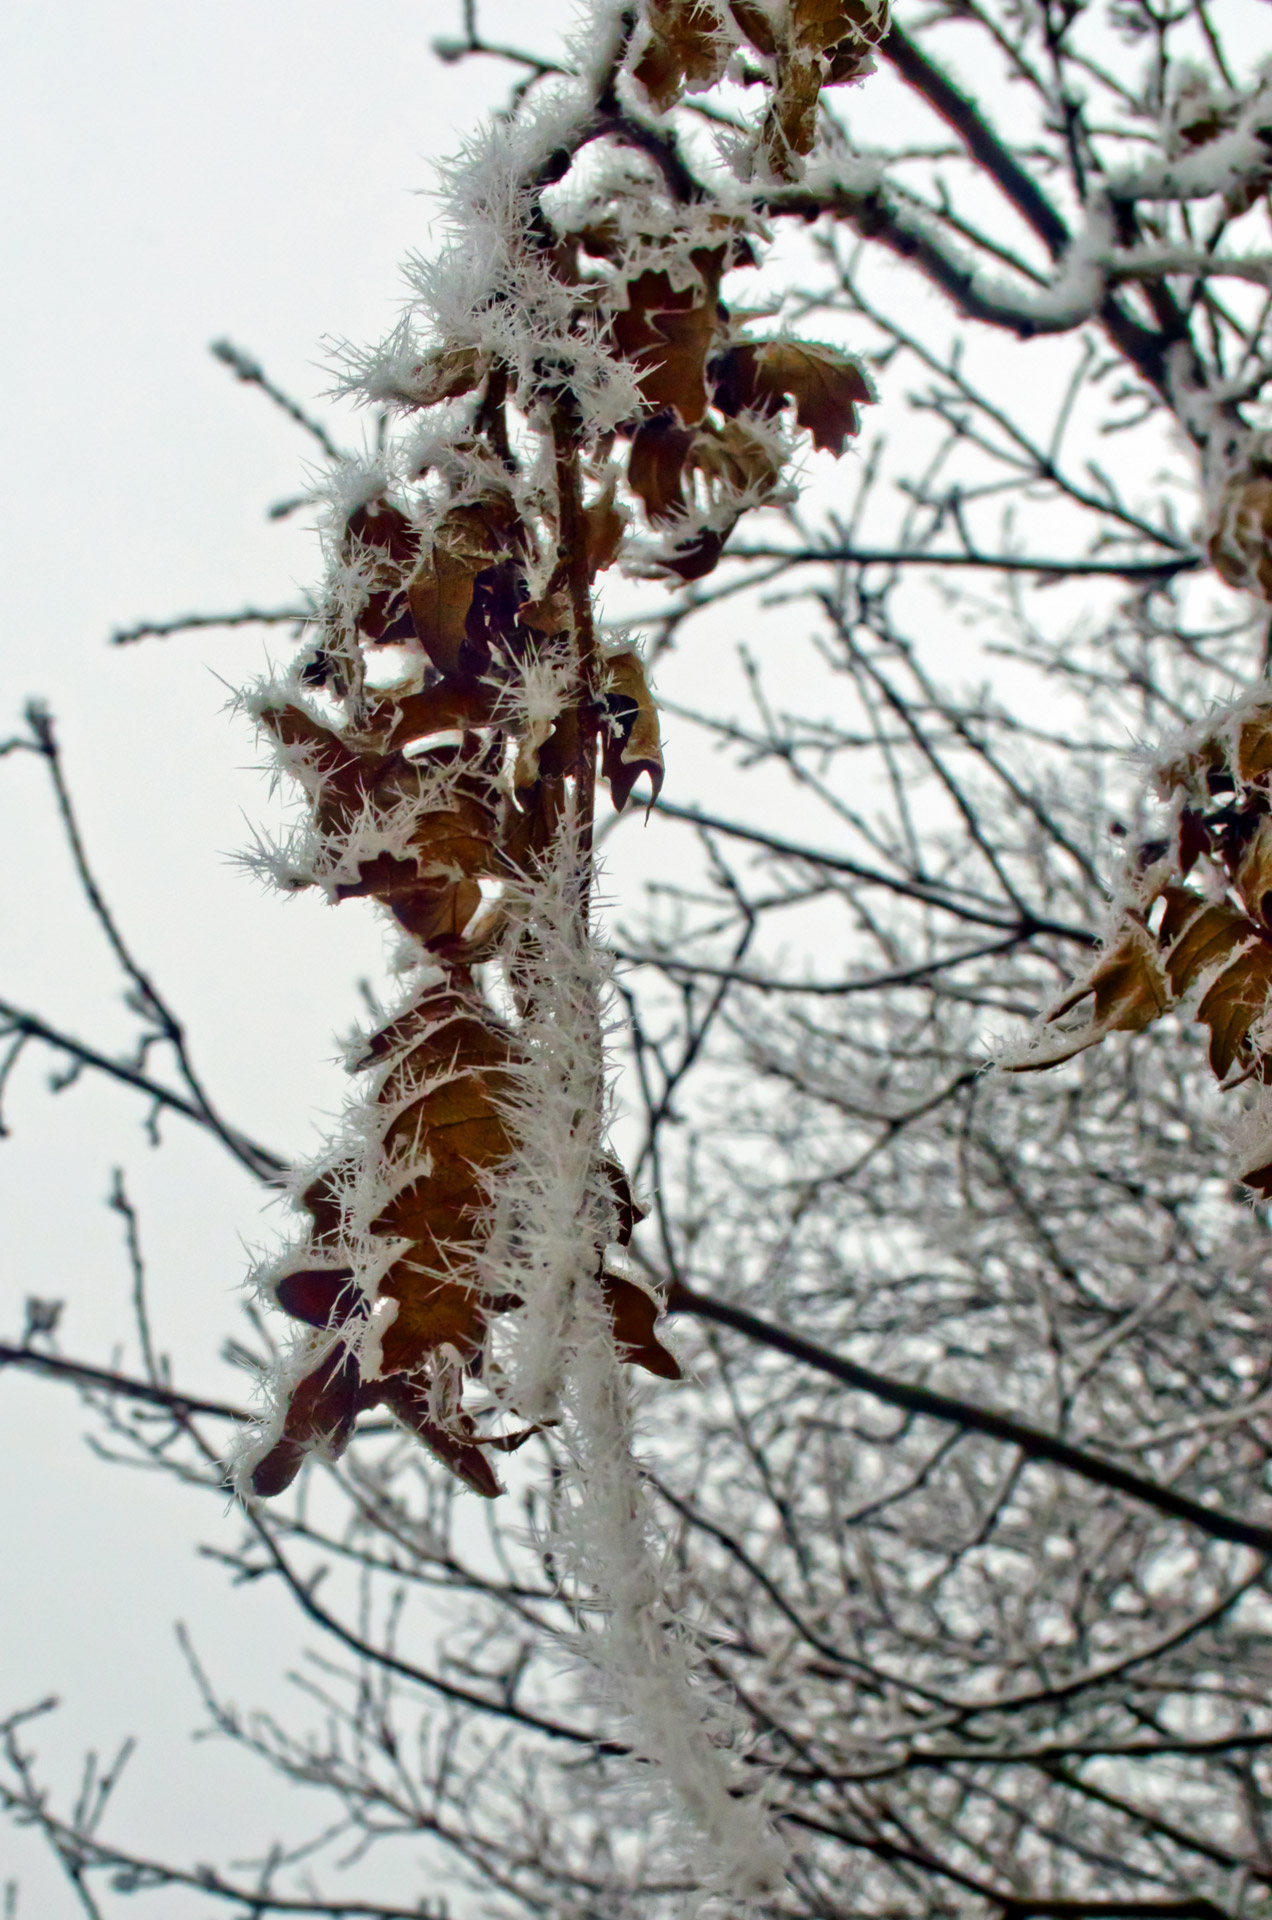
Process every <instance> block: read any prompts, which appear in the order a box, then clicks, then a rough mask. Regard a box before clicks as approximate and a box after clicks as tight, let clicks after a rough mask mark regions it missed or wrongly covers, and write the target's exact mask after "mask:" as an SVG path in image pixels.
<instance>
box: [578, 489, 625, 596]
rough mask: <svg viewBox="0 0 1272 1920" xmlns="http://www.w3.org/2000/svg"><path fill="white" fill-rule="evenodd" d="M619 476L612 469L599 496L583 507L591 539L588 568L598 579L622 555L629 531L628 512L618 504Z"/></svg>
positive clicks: (586, 533)
mask: <svg viewBox="0 0 1272 1920" xmlns="http://www.w3.org/2000/svg"><path fill="white" fill-rule="evenodd" d="M617 485H618V479H617V475H616V474H614V473H613V472H611V473H610V475H609V478H608V479H607V480H606V483H605V485H604V487H603V488H602V489H601V491H600V493H598V494H597V496H596V498H595V499H594V500H592V501H589V503H588V505H587V506H586V507H584V509H583V528H584V534H585V537H586V540H587V571H588V576H589V578H590V579H593V580H595V578H596V576H597V574H598V573H604V572H605V569H606V568H607V567H612V566H613V564H614V562H615V561H616V560H617V559H618V556H619V554H620V553H621V551H622V547H623V535H624V534H625V533H626V531H627V515H626V514H625V513H624V512H623V510H622V508H621V507H618V506H616V505H615V504H614V495H615V491H616V489H617Z"/></svg>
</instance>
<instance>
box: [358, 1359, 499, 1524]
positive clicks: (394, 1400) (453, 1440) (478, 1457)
mask: <svg viewBox="0 0 1272 1920" xmlns="http://www.w3.org/2000/svg"><path fill="white" fill-rule="evenodd" d="M382 1399H383V1402H384V1404H385V1406H387V1407H388V1408H389V1409H390V1410H391V1411H392V1412H393V1413H395V1414H396V1415H397V1417H398V1419H399V1420H400V1421H401V1422H402V1424H403V1425H404V1426H405V1427H407V1428H408V1429H409V1430H410V1432H412V1433H413V1434H414V1435H415V1436H416V1438H417V1439H419V1440H422V1441H423V1442H424V1445H425V1446H426V1447H427V1448H428V1450H429V1452H430V1453H433V1454H435V1455H436V1457H437V1458H438V1459H439V1460H440V1461H441V1463H442V1465H443V1466H444V1467H449V1469H450V1471H451V1472H452V1473H453V1474H455V1475H456V1476H457V1477H458V1478H459V1479H460V1480H462V1481H463V1482H464V1485H465V1486H467V1487H469V1488H471V1490H472V1491H473V1492H474V1493H480V1494H482V1495H483V1496H484V1498H486V1499H487V1500H494V1499H496V1498H497V1497H498V1495H499V1494H500V1493H501V1492H502V1491H503V1489H502V1488H501V1487H500V1485H499V1481H498V1479H497V1478H496V1475H495V1470H494V1468H493V1467H492V1466H491V1464H490V1461H489V1460H488V1459H487V1457H486V1454H485V1452H484V1451H483V1449H482V1446H481V1444H480V1442H479V1441H478V1439H477V1429H476V1427H475V1426H474V1425H473V1422H472V1418H471V1416H470V1415H468V1414H466V1413H464V1412H462V1411H460V1410H456V1411H455V1412H453V1413H452V1414H451V1416H450V1419H449V1421H448V1423H447V1425H446V1426H441V1425H440V1424H439V1423H438V1422H437V1421H436V1420H434V1419H433V1418H432V1416H431V1413H430V1410H429V1396H428V1392H427V1389H425V1388H421V1387H419V1386H417V1385H416V1384H415V1383H414V1382H412V1381H411V1380H408V1379H405V1378H402V1377H400V1376H398V1377H395V1378H394V1379H392V1380H386V1381H385V1382H384V1391H383V1394H382Z"/></svg>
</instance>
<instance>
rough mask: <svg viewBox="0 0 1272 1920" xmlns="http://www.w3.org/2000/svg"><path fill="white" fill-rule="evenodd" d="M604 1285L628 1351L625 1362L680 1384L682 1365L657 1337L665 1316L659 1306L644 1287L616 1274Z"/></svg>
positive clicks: (618, 1335)
mask: <svg viewBox="0 0 1272 1920" xmlns="http://www.w3.org/2000/svg"><path fill="white" fill-rule="evenodd" d="M602 1285H603V1286H604V1289H605V1304H606V1305H607V1306H608V1308H609V1310H610V1314H611V1317H612V1318H613V1321H614V1337H615V1339H616V1340H617V1341H618V1344H619V1346H620V1347H622V1348H623V1349H624V1353H623V1358H624V1359H625V1360H631V1361H633V1362H634V1363H635V1364H636V1365H637V1366H638V1367H644V1368H645V1370H646V1372H647V1373H656V1374H657V1375H658V1376H659V1377H660V1378H661V1379H663V1380H679V1379H680V1378H681V1377H682V1376H681V1371H680V1366H679V1363H678V1362H677V1360H676V1359H675V1356H674V1355H673V1354H670V1353H668V1351H667V1349H666V1347H664V1346H663V1345H662V1343H661V1341H660V1340H658V1339H657V1338H656V1337H655V1334H654V1327H655V1325H656V1323H657V1320H658V1316H659V1314H660V1313H661V1312H662V1308H661V1306H660V1305H659V1303H658V1302H657V1301H656V1300H655V1299H653V1298H652V1297H651V1296H650V1295H649V1294H647V1293H646V1292H645V1290H644V1288H643V1287H638V1286H636V1285H635V1283H634V1282H633V1281H631V1280H623V1279H620V1278H619V1276H618V1275H617V1274H614V1273H606V1274H605V1275H604V1278H603V1281H602Z"/></svg>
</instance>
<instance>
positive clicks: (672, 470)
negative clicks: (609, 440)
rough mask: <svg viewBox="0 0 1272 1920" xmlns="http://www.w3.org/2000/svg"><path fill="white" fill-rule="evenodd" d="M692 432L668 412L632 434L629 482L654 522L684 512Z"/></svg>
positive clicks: (628, 465) (673, 517)
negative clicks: (686, 475)
mask: <svg viewBox="0 0 1272 1920" xmlns="http://www.w3.org/2000/svg"><path fill="white" fill-rule="evenodd" d="M693 438H694V436H693V434H692V432H691V431H690V430H689V429H688V428H687V427H681V426H677V424H676V422H675V420H674V419H673V418H672V417H671V416H670V415H669V414H665V413H661V414H655V416H654V418H653V419H652V420H647V421H645V423H644V425H643V426H641V427H639V428H638V429H637V431H636V433H635V434H634V435H633V437H632V450H631V453H630V455H629V456H628V461H627V483H628V485H629V486H630V487H631V490H632V492H633V493H634V494H637V495H638V496H639V498H640V500H641V503H642V505H643V506H644V509H645V512H646V513H647V514H648V516H649V518H650V520H651V521H653V522H654V523H655V524H657V522H659V521H661V520H674V519H676V518H677V517H678V516H679V515H681V514H683V513H684V511H685V506H686V502H685V496H684V490H683V488H682V486H681V479H682V477H683V474H684V468H685V461H686V459H687V458H688V454H689V449H690V447H691V446H692V445H693Z"/></svg>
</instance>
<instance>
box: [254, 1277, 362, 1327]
mask: <svg viewBox="0 0 1272 1920" xmlns="http://www.w3.org/2000/svg"><path fill="white" fill-rule="evenodd" d="M352 1279H353V1268H352V1267H318V1268H309V1269H306V1270H302V1271H297V1272H294V1273H285V1274H283V1275H282V1276H281V1278H280V1279H279V1280H277V1281H276V1282H275V1284H274V1298H275V1300H277V1302H278V1304H279V1306H280V1307H281V1308H282V1309H283V1312H284V1313H289V1314H290V1315H291V1316H292V1318H293V1320H304V1321H306V1322H307V1324H308V1325H309V1326H311V1327H338V1326H342V1325H343V1324H344V1322H345V1321H346V1320H347V1319H348V1318H349V1316H350V1314H351V1313H352V1312H353V1311H354V1308H355V1307H356V1306H357V1304H358V1302H359V1301H360V1300H361V1298H362V1293H361V1289H360V1288H358V1287H356V1286H350V1284H349V1283H350V1281H351V1280H352Z"/></svg>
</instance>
